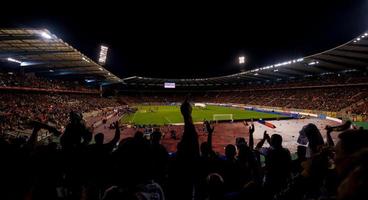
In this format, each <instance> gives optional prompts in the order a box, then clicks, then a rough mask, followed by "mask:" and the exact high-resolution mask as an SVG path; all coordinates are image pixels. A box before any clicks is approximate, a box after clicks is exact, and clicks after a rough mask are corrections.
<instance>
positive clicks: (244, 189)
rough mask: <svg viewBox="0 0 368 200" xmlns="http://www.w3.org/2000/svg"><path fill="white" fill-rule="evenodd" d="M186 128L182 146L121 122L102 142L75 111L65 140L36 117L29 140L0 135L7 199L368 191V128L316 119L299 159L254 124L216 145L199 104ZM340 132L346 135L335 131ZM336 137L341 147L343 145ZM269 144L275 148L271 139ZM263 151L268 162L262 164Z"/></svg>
mask: <svg viewBox="0 0 368 200" xmlns="http://www.w3.org/2000/svg"><path fill="white" fill-rule="evenodd" d="M180 110H181V113H182V116H183V119H184V122H185V125H184V132H183V136H182V137H181V139H180V142H179V143H178V145H177V149H176V152H174V153H172V154H168V152H167V150H166V149H165V147H164V146H162V145H161V144H160V138H161V136H162V134H161V133H160V132H159V131H157V130H156V131H154V132H153V133H152V135H151V137H150V138H149V139H146V138H144V137H143V133H142V132H136V134H135V135H134V136H133V137H128V138H124V139H122V140H121V141H120V131H121V128H122V127H119V124H118V123H117V122H116V123H115V124H114V126H113V127H114V128H115V136H114V137H113V139H112V140H111V141H107V142H105V143H104V134H103V133H98V134H96V135H95V136H94V139H93V136H92V133H91V132H90V131H89V130H88V129H87V128H86V127H85V126H84V124H83V123H82V122H81V121H82V118H81V116H80V115H78V114H76V113H74V112H71V113H70V114H69V122H68V125H67V126H66V129H65V131H64V133H63V134H62V135H61V136H60V137H59V141H58V142H56V143H55V142H50V143H48V144H43V143H39V142H38V141H37V139H36V138H37V135H38V132H39V130H40V129H50V131H52V130H53V129H52V128H50V127H49V126H48V125H47V124H34V127H33V132H32V135H31V136H30V138H28V139H24V138H23V139H12V140H6V139H3V138H0V149H1V151H0V158H1V161H2V165H0V167H1V170H0V173H2V178H1V179H0V182H1V185H2V187H0V197H1V199H50V200H51V199H104V200H121V199H128V200H133V199H134V200H142V199H143V200H145V199H150V200H153V199H155V200H162V199H169V200H170V199H174V200H181V199H183V200H191V199H198V200H202V199H203V200H236V199H258V200H268V199H270V200H271V199H273V200H306V199H308V200H314V199H316V200H317V199H338V200H348V199H349V200H357V199H364V197H366V196H367V190H366V188H367V186H368V181H367V180H368V179H367V176H366V174H367V172H368V171H367V169H368V168H367V160H368V157H367V156H368V153H367V152H368V132H367V131H365V130H361V129H359V130H358V129H350V123H349V122H347V123H346V124H344V125H341V126H338V127H326V129H325V130H323V131H325V132H326V136H327V138H323V137H322V134H321V133H320V130H318V128H317V127H316V126H315V125H314V124H308V125H306V126H304V127H303V129H302V130H301V131H300V132H299V133H295V134H296V135H298V134H299V138H298V140H297V141H298V143H300V144H301V145H300V146H299V147H298V158H297V159H295V160H292V159H291V156H290V152H289V150H288V149H287V148H285V147H284V146H283V143H282V135H280V134H273V135H268V134H267V132H264V133H263V139H262V140H261V141H259V142H258V143H257V144H254V140H253V134H254V133H255V132H256V131H258V130H256V129H255V127H254V125H253V124H246V126H245V128H246V129H248V132H249V138H243V137H240V138H236V140H235V141H234V143H233V144H228V145H227V146H226V148H225V149H224V152H214V150H213V148H212V138H213V137H216V135H213V134H212V133H213V131H214V127H213V126H212V125H211V123H209V122H205V127H206V131H207V134H208V135H207V141H206V142H203V143H202V144H199V141H198V133H197V131H196V129H195V128H194V124H193V121H192V115H191V112H192V108H191V105H190V104H189V103H188V102H187V101H185V102H184V103H183V104H182V105H181V107H180ZM336 131H339V133H340V132H342V133H340V134H339V136H338V138H339V139H338V140H337V141H336V140H335V141H334V140H332V136H331V135H332V134H337V133H338V132H336ZM335 142H337V143H336V145H335ZM266 143H267V145H265V144H266ZM262 158H264V159H265V160H264V161H263V159H262Z"/></svg>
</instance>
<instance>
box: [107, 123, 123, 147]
mask: <svg viewBox="0 0 368 200" xmlns="http://www.w3.org/2000/svg"><path fill="white" fill-rule="evenodd" d="M114 127H115V135H114V138H112V140H111V141H110V142H108V145H111V146H115V145H116V143H117V142H119V140H120V128H119V122H118V121H116V122H114Z"/></svg>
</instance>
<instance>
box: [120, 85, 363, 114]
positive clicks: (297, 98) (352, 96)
mask: <svg viewBox="0 0 368 200" xmlns="http://www.w3.org/2000/svg"><path fill="white" fill-rule="evenodd" d="M187 95H188V93H187V92H180V91H179V92H172V93H168V92H149V91H148V92H143V93H139V94H136V93H134V94H131V95H129V94H125V95H123V97H124V98H126V99H129V101H130V102H138V103H149V102H156V103H157V102H159V103H168V102H178V101H180V99H184V98H185V97H186V96H187ZM367 97H368V87H367V86H344V87H319V88H298V89H295V88H287V87H285V88H283V89H274V90H268V89H267V90H263V89H257V90H244V91H231V90H224V91H193V92H191V93H190V98H191V99H192V101H194V102H208V103H237V104H246V105H258V106H271V107H282V108H294V109H308V110H319V111H333V112H338V111H340V110H342V109H344V108H347V107H349V106H351V105H354V104H355V103H358V102H360V101H362V100H364V99H366V98H367ZM367 111H368V110H358V109H355V112H356V113H355V114H358V113H363V112H367Z"/></svg>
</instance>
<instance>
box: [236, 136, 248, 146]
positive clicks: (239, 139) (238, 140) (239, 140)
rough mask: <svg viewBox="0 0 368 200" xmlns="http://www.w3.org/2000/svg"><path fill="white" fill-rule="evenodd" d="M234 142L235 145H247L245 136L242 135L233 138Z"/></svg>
mask: <svg viewBox="0 0 368 200" xmlns="http://www.w3.org/2000/svg"><path fill="white" fill-rule="evenodd" d="M235 144H236V147H238V148H240V147H241V146H244V145H245V146H246V145H247V142H246V141H245V138H243V137H237V138H236V139H235Z"/></svg>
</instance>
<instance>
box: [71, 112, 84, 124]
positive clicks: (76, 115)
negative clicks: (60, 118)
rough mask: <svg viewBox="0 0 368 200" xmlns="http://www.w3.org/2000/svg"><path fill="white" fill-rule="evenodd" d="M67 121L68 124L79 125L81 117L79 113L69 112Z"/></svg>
mask: <svg viewBox="0 0 368 200" xmlns="http://www.w3.org/2000/svg"><path fill="white" fill-rule="evenodd" d="M69 119H70V123H72V124H77V123H80V122H81V120H82V115H81V114H80V113H77V112H74V111H71V112H70V113H69Z"/></svg>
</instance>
